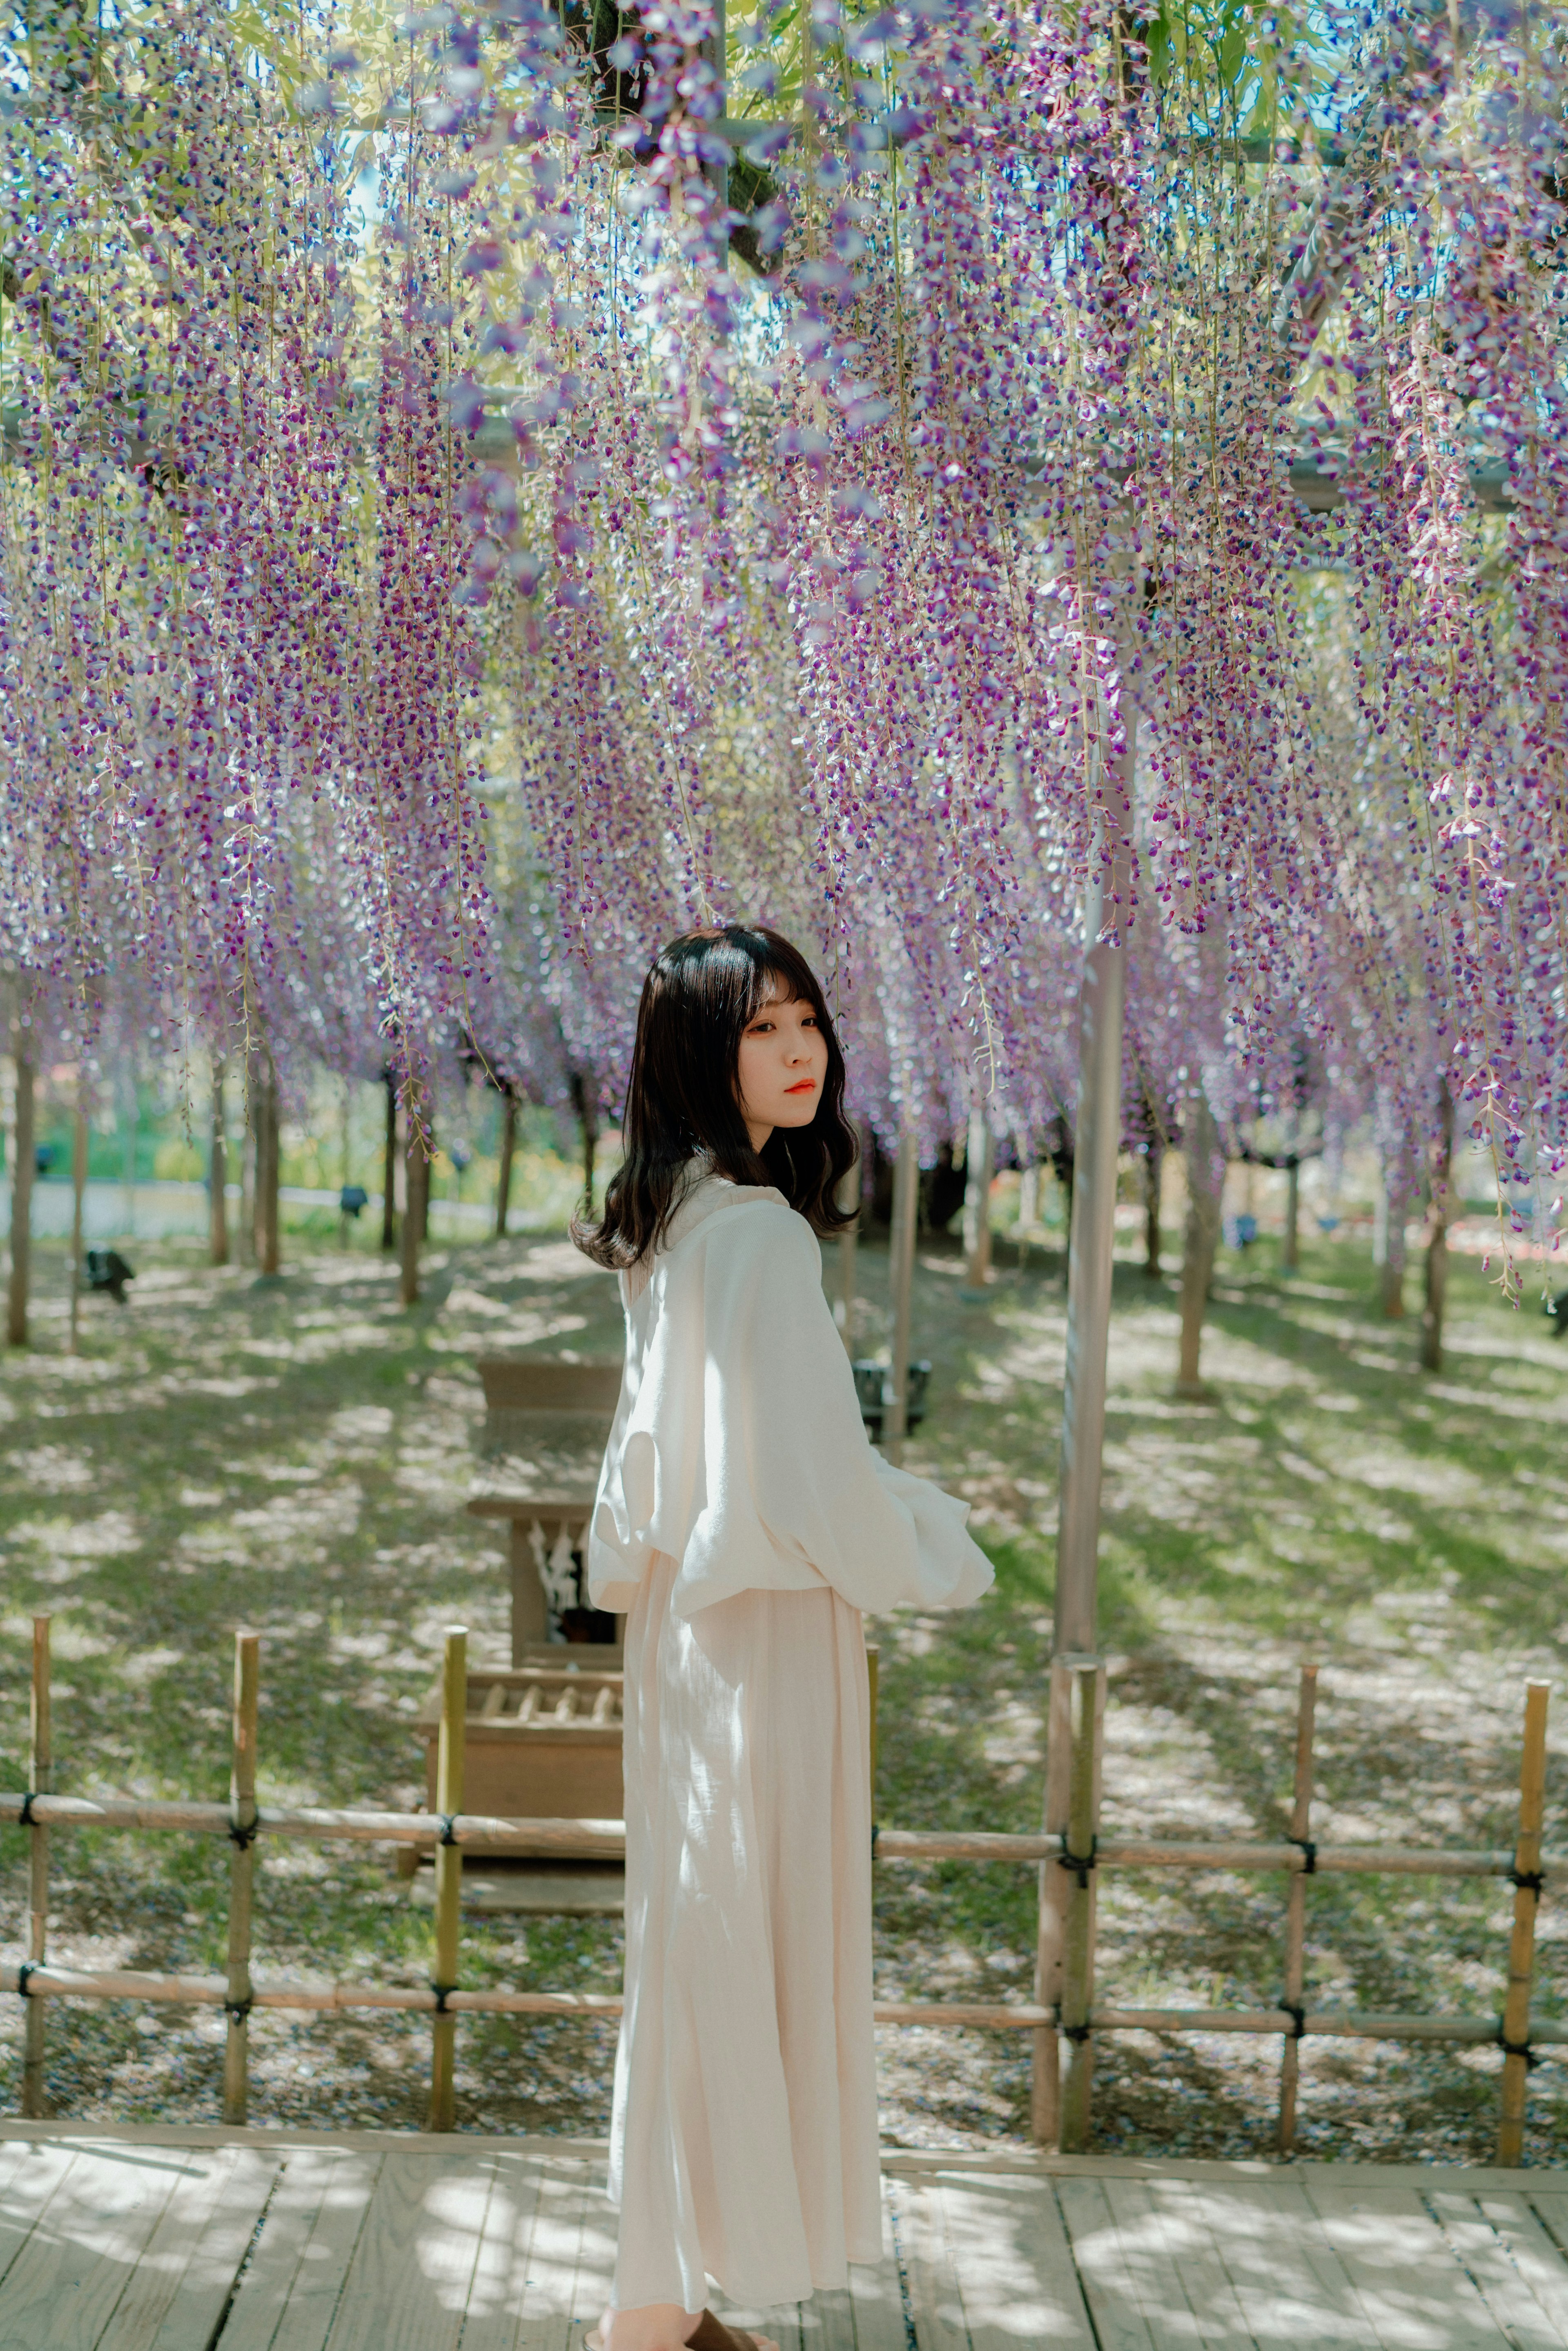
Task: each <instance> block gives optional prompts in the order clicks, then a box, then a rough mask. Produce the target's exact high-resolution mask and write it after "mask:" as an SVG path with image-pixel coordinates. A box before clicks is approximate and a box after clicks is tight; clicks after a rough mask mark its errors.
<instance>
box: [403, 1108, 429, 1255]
mask: <svg viewBox="0 0 1568 2351" xmlns="http://www.w3.org/2000/svg"><path fill="white" fill-rule="evenodd" d="M413 1123H415V1122H412V1121H411V1125H412V1124H413ZM423 1130H424V1131H423V1140H421V1139H420V1138H419V1137H415V1138H414V1140H415V1142H416V1143H417V1144H418V1148H417V1149H411V1150H410V1152H409V1155H408V1165H409V1175H413V1171H414V1170H415V1169H416V1168H417V1169H418V1170H419V1173H418V1175H417V1177H415V1180H414V1181H413V1182H412V1183H410V1182H409V1180H408V1177H407V1176H405V1177H404V1179H403V1181H404V1186H405V1190H406V1194H407V1207H406V1209H405V1211H404V1213H405V1214H406V1215H407V1216H408V1217H412V1218H413V1221H414V1223H415V1224H417V1226H418V1227H419V1245H420V1247H421V1249H423V1247H424V1244H425V1242H426V1241H427V1240H428V1239H429V1238H430V1179H431V1175H432V1173H433V1163H434V1158H435V1125H434V1121H433V1120H431V1119H429V1118H426V1119H425V1120H424V1121H423Z"/></svg>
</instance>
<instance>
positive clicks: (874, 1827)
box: [871, 1821, 882, 1861]
mask: <svg viewBox="0 0 1568 2351" xmlns="http://www.w3.org/2000/svg"><path fill="white" fill-rule="evenodd" d="M881 1834H882V1830H881V1829H880V1827H879V1826H878V1824H877V1823H876V1822H875V1821H873V1823H872V1824H871V1857H872V1859H873V1861H874V1860H875V1859H876V1841H877V1839H878V1837H879V1836H880V1835H881Z"/></svg>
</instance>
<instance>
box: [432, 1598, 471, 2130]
mask: <svg viewBox="0 0 1568 2351" xmlns="http://www.w3.org/2000/svg"><path fill="white" fill-rule="evenodd" d="M467 1710H468V1634H467V1629H466V1627H465V1626H464V1625H448V1626H447V1628H446V1666H445V1672H444V1677H443V1680H442V1686H441V1739H440V1743H439V1745H438V1747H437V1749H436V1758H435V1809H436V1811H437V1812H438V1813H440V1815H441V1817H442V1823H443V1835H442V1842H441V1844H438V1845H437V1846H436V1848H435V1970H434V1977H433V1979H432V1984H431V1989H432V1991H434V1994H435V1997H436V2001H437V2008H436V2014H435V2022H434V2027H433V2029H432V2032H431V2055H430V2127H431V2129H432V2130H433V2131H449V2130H451V2129H453V2128H454V2127H455V2124H456V2119H457V2101H456V2059H457V2047H456V2040H457V2020H456V2018H455V2016H454V2015H453V2013H452V2011H450V2010H449V2009H448V2008H447V2006H446V1998H447V1995H448V1993H449V1992H454V1991H456V1989H457V1930H458V1925H459V1905H460V1903H461V1901H462V1898H463V1855H462V1853H461V1852H460V1851H459V1849H458V1847H457V1846H456V1845H455V1844H448V1843H447V1842H446V1834H445V1823H447V1822H448V1821H450V1820H452V1819H453V1818H454V1817H455V1815H456V1814H457V1813H460V1812H461V1811H462V1809H463V1740H464V1729H465V1722H464V1718H465V1715H466V1713H467Z"/></svg>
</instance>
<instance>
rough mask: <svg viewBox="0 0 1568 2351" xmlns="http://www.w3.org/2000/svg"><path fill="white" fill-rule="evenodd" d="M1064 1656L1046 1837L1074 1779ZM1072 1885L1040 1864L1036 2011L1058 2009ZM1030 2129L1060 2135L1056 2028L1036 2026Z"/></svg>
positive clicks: (1052, 1865)
mask: <svg viewBox="0 0 1568 2351" xmlns="http://www.w3.org/2000/svg"><path fill="white" fill-rule="evenodd" d="M1069 1667H1070V1661H1069V1660H1068V1659H1067V1658H1066V1657H1053V1658H1052V1659H1051V1683H1050V1691H1049V1696H1048V1698H1047V1701H1046V1733H1045V1811H1044V1817H1043V1818H1042V1820H1041V1822H1040V1826H1041V1828H1042V1829H1043V1830H1044V1832H1045V1834H1046V1835H1047V1836H1064V1835H1065V1834H1066V1833H1067V1803H1068V1793H1069V1787H1070V1783H1071V1777H1072V1708H1071V1686H1072V1685H1071V1672H1070V1670H1069ZM1070 1883H1071V1881H1070V1879H1069V1878H1068V1876H1067V1875H1066V1873H1065V1872H1064V1871H1063V1870H1062V1869H1061V1867H1060V1866H1059V1865H1058V1863H1057V1861H1056V1858H1055V1855H1048V1857H1047V1858H1046V1859H1045V1860H1043V1861H1042V1862H1041V1863H1040V1907H1039V1914H1038V1917H1037V1921H1036V1927H1035V1959H1034V1997H1035V2004H1036V2006H1037V2007H1039V2008H1045V2009H1050V2010H1051V2011H1058V2010H1059V2009H1060V2007H1061V1930H1062V1925H1063V1921H1064V1918H1065V1915H1066V1904H1067V1889H1068V1886H1069V1884H1070ZM1030 2128H1031V2130H1032V2132H1033V2134H1034V2137H1035V2139H1036V2141H1037V2142H1038V2144H1039V2145H1040V2146H1041V2147H1055V2146H1056V2145H1057V2144H1058V2142H1059V2140H1060V2138H1061V2043H1060V2041H1059V2038H1058V2034H1057V2030H1056V2026H1055V2024H1054V2023H1051V2024H1040V2025H1037V2026H1036V2027H1035V2031H1034V2048H1033V2084H1032V2093H1031V2097H1030Z"/></svg>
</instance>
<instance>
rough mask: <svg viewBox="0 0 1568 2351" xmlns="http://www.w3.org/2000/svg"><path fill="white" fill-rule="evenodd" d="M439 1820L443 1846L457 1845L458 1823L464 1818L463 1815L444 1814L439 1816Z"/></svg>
mask: <svg viewBox="0 0 1568 2351" xmlns="http://www.w3.org/2000/svg"><path fill="white" fill-rule="evenodd" d="M438 1818H439V1820H440V1822H441V1842H442V1844H456V1842H457V1823H458V1822H459V1820H460V1819H461V1818H462V1815H461V1813H440V1814H439V1815H438Z"/></svg>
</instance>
